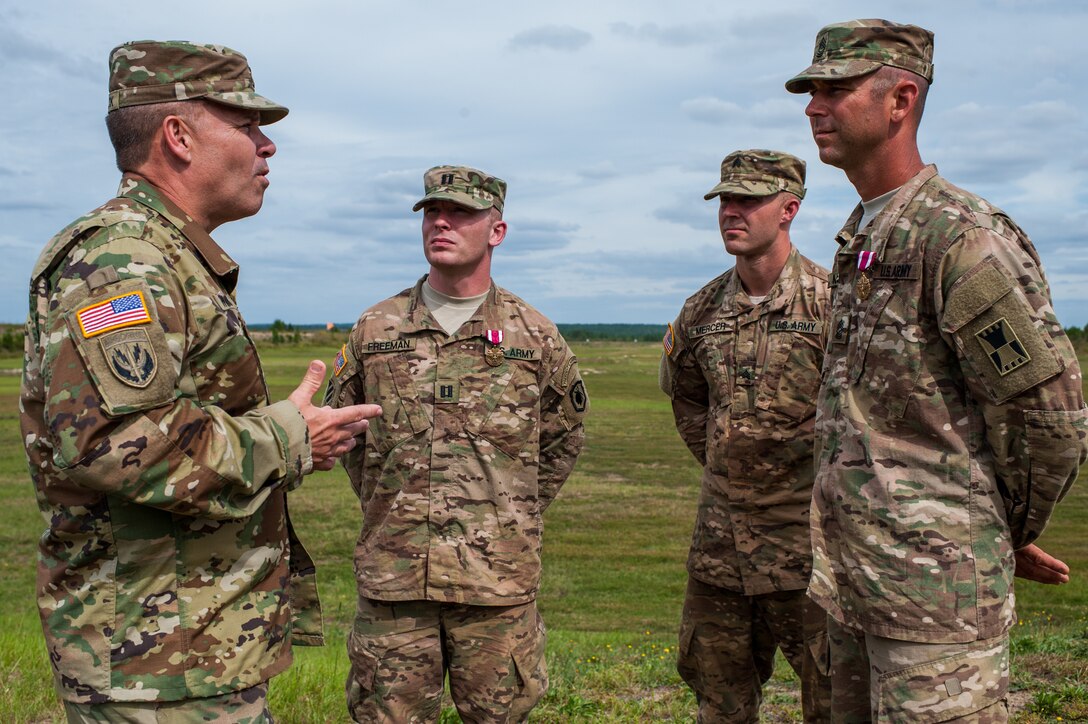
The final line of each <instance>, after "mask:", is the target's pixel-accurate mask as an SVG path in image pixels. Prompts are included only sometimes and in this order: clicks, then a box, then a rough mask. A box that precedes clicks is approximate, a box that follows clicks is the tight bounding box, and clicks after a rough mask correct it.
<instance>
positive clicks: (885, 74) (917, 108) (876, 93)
mask: <svg viewBox="0 0 1088 724" xmlns="http://www.w3.org/2000/svg"><path fill="white" fill-rule="evenodd" d="M901 80H909V81H912V82H913V83H914V84H915V85H917V86H918V100H917V102H916V103H915V104H914V118H915V120H921V119H922V111H924V110H925V107H926V96H927V95H928V94H929V81H928V80H926V79H925V78H923V77H922V76H920V75H918V74H917V73H912V72H911V71H909V70H904V69H903V68H894V67H892V66H890V65H885V66H883V67H881V68H880V70H878V71H877V72H876V74H875V75H874V76H873V85H872V87H871V88H870V93H871V95H872V98H873V100H879V99H881V98H883V97H884V96H885V95H887V94H888V91H890V90H891V89H892V87H894V86H895V84H896V83H898V82H899V81H901Z"/></svg>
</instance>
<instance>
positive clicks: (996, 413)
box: [935, 220, 1088, 549]
mask: <svg viewBox="0 0 1088 724" xmlns="http://www.w3.org/2000/svg"><path fill="white" fill-rule="evenodd" d="M997 221H998V224H999V225H997V226H996V228H994V229H974V230H971V231H968V232H967V233H966V234H964V235H963V237H962V238H961V239H959V240H957V241H956V242H955V243H954V244H953V245H952V246H951V247H950V249H949V251H948V253H947V254H946V255H945V256H944V259H943V262H942V265H941V268H940V275H941V276H940V278H941V284H940V285H939V286H940V288H939V289H936V290H935V293H936V294H937V295H938V298H937V299H936V300H935V301H936V304H937V307H936V308H937V309H938V310H939V313H940V314H941V329H942V333H943V334H944V335H945V339H946V341H947V342H948V343H949V344H950V345H952V346H953V348H954V349H955V350H956V352H957V355H958V356H959V359H960V366H961V369H962V372H963V378H964V382H965V384H966V386H967V389H968V391H969V394H970V395H971V397H972V399H973V400H974V401H975V403H976V404H977V405H978V406H979V407H980V409H981V411H982V414H983V418H984V420H985V424H986V430H985V440H986V444H987V445H988V446H989V448H990V451H991V452H992V453H993V460H994V467H995V472H996V477H997V484H998V488H999V490H1000V493H1001V495H1002V498H1003V499H1004V503H1005V512H1006V518H1007V520H1008V523H1009V527H1010V529H1011V532H1012V543H1013V547H1014V548H1015V549H1019V548H1022V547H1024V546H1026V545H1028V544H1029V543H1031V542H1033V541H1034V540H1036V539H1037V538H1038V537H1039V536H1040V535H1041V534H1042V532H1043V529H1044V528H1045V527H1046V524H1047V521H1048V520H1049V519H1050V516H1051V513H1052V512H1053V510H1054V507H1055V505H1056V504H1057V503H1058V502H1059V501H1060V500H1061V499H1062V498H1063V497H1064V496H1065V494H1066V493H1067V492H1068V491H1069V488H1070V486H1071V485H1072V484H1073V481H1074V480H1075V479H1076V477H1077V471H1078V469H1079V467H1080V465H1081V464H1082V463H1083V462H1084V460H1085V457H1086V455H1088V410H1086V409H1085V405H1084V398H1083V390H1082V381H1081V374H1080V367H1079V364H1078V362H1077V357H1076V353H1075V352H1074V350H1073V347H1072V344H1071V343H1070V342H1069V339H1068V337H1067V336H1066V335H1065V332H1064V330H1063V329H1062V327H1061V324H1060V323H1059V322H1058V319H1057V317H1056V316H1055V314H1054V309H1053V307H1052V305H1051V301H1050V291H1049V289H1048V288H1047V285H1046V281H1045V279H1044V277H1043V271H1042V268H1041V266H1040V263H1039V259H1038V256H1037V255H1036V253H1035V250H1034V248H1033V247H1032V246H1031V244H1030V242H1029V241H1027V239H1026V238H1023V240H1022V241H1021V238H1020V236H1019V235H1018V234H1017V233H1016V231H1017V230H1015V229H1014V228H1012V227H1011V226H1009V225H1001V222H1000V220H997Z"/></svg>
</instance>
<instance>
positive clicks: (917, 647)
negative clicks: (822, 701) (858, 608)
mask: <svg viewBox="0 0 1088 724" xmlns="http://www.w3.org/2000/svg"><path fill="white" fill-rule="evenodd" d="M827 630H828V637H829V641H830V646H831V688H832V692H833V695H834V696H833V700H834V704H833V709H832V716H833V717H834V720H835V721H836V722H842V723H843V724H856V723H857V722H871V721H877V722H912V723H913V722H972V723H975V722H977V723H979V724H995V723H1000V722H1005V721H1008V718H1009V710H1008V703H1007V701H1006V697H1007V695H1008V692H1009V637H1008V635H1007V634H1004V635H1001V636H996V637H994V638H992V639H983V640H981V641H972V642H970V643H964V644H937V643H919V642H916V641H900V640H897V639H889V638H884V637H883V636H874V635H872V634H866V633H864V632H862V631H859V630H857V629H854V628H850V627H847V626H844V625H843V624H841V623H838V622H837V621H835V620H834V619H832V618H830V617H829V618H828V621H827Z"/></svg>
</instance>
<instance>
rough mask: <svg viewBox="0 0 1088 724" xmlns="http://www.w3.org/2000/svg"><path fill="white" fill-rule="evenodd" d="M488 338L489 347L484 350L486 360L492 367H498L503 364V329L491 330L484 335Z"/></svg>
mask: <svg viewBox="0 0 1088 724" xmlns="http://www.w3.org/2000/svg"><path fill="white" fill-rule="evenodd" d="M484 336H485V337H486V338H487V342H488V347H487V348H486V349H485V350H484V360H485V361H486V362H487V363H488V364H489V365H491V366H492V367H498V366H499V365H501V364H502V357H503V352H502V347H501V346H500V345H501V344H502V337H503V334H502V330H501V329H489V330H487V332H486V333H485V334H484Z"/></svg>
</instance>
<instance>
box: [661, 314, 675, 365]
mask: <svg viewBox="0 0 1088 724" xmlns="http://www.w3.org/2000/svg"><path fill="white" fill-rule="evenodd" d="M675 344H676V337H675V335H674V334H673V331H672V322H669V327H668V329H666V330H665V336H664V337H662V338H661V346H662V347H664V348H665V356H666V357H671V356H672V348H673V347H674V346H675Z"/></svg>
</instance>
